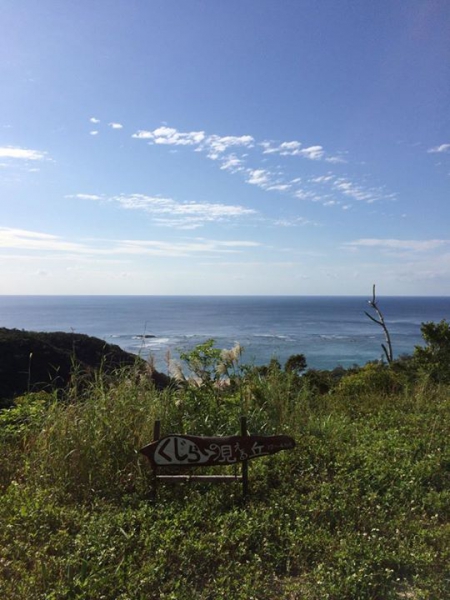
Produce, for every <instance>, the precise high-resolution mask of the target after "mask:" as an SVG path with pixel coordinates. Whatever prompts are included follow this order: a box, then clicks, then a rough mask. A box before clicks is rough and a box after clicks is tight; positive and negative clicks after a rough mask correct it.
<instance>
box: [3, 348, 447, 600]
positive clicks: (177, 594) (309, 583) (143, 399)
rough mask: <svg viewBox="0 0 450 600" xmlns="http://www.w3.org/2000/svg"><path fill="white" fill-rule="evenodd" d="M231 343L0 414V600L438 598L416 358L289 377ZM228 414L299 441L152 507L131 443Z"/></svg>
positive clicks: (436, 467)
mask: <svg viewBox="0 0 450 600" xmlns="http://www.w3.org/2000/svg"><path fill="white" fill-rule="evenodd" d="M239 354H240V352H239V349H233V350H230V351H227V352H225V353H224V352H220V350H217V349H215V348H214V345H213V343H212V342H210V343H209V342H208V343H206V344H204V345H203V346H202V347H200V348H198V349H196V351H194V352H193V353H191V354H190V355H186V356H185V357H184V359H185V365H184V367H183V369H181V368H180V367H178V366H176V365H173V366H172V372H173V374H174V376H175V378H176V379H177V384H176V385H173V386H172V387H171V388H169V389H167V390H165V391H156V390H155V388H154V387H153V385H152V383H151V382H150V380H149V378H148V376H147V374H146V373H145V372H143V371H142V368H138V367H136V368H134V369H133V368H131V369H127V370H123V371H120V372H117V374H116V376H115V377H114V378H111V376H108V377H107V378H106V377H103V376H102V375H101V374H98V376H97V377H96V380H95V381H94V382H89V384H87V385H83V386H80V385H77V380H76V378H73V380H72V383H71V387H70V388H69V389H68V390H67V391H66V393H65V395H64V397H63V398H62V399H61V397H60V395H59V397H58V398H57V397H56V394H49V393H43V392H41V393H38V394H32V393H30V394H27V395H25V396H23V397H21V398H19V399H17V400H16V404H15V406H14V407H13V408H11V409H8V410H4V411H2V412H0V441H1V454H0V493H1V502H0V521H1V523H2V526H1V528H0V598H2V599H3V600H24V599H30V600H39V599H42V600H44V599H45V600H62V599H67V600H69V599H70V600H75V599H89V600H97V599H98V600H144V599H145V600H159V599H161V600H163V599H165V600H169V599H171V600H193V599H199V600H216V599H227V600H250V599H255V600H256V599H258V600H281V599H286V600H288V599H290V600H294V599H298V600H303V599H304V600H313V599H314V600H319V599H320V600H323V599H349V600H350V599H352V600H355V599H361V600H363V599H380V600H381V599H383V600H388V599H391V598H392V599H402V598H404V599H407V598H408V599H415V600H416V599H427V600H430V599H436V600H441V599H446V598H450V570H449V566H450V519H449V515H450V485H449V484H450V451H449V445H448V439H449V432H450V384H449V383H448V382H447V381H446V380H445V378H443V380H442V381H441V380H439V378H436V376H435V374H436V369H435V371H434V372H433V371H432V369H431V367H430V364H431V363H430V361H428V363H427V361H426V360H424V358H423V357H422V358H421V357H420V356H419V357H418V359H419V362H416V363H414V362H408V361H398V364H397V363H396V364H393V365H391V366H389V367H388V366H386V365H381V364H369V365H367V366H366V367H364V368H355V369H351V370H349V371H343V370H342V369H336V370H335V371H333V372H317V371H306V372H304V373H301V371H302V369H303V365H301V361H300V363H298V365H300V366H299V369H298V370H296V368H295V365H296V363H295V361H293V362H291V365H290V366H289V368H288V369H284V368H282V367H281V366H280V365H279V364H277V362H276V361H273V362H272V363H271V365H269V366H268V367H266V368H259V369H257V368H252V367H245V366H241V360H240V357H239ZM425 359H426V357H425ZM420 360H421V361H422V362H420ZM427 365H428V367H427ZM433 365H434V368H435V367H436V361H434V363H433ZM427 369H428V370H427ZM433 373H434V374H433ZM188 374H190V375H191V377H190V378H189V377H188ZM241 415H246V417H247V421H248V428H249V431H250V432H251V433H254V434H273V433H277V434H288V435H291V436H293V437H294V438H295V440H296V448H295V449H294V450H291V451H286V452H281V453H279V454H277V455H274V456H271V457H265V458H261V459H257V460H254V461H252V462H250V463H249V477H250V496H249V497H248V498H247V499H246V500H245V501H244V500H243V499H242V497H241V488H240V486H239V484H228V485H224V484H219V485H215V486H212V485H207V484H193V483H191V484H181V485H178V486H176V487H175V486H169V485H166V486H164V487H163V486H161V487H160V489H159V492H158V499H157V501H156V502H154V501H152V499H151V476H150V474H151V471H150V468H149V464H148V462H147V461H146V459H145V458H144V457H142V456H141V455H140V454H139V452H138V450H139V448H141V447H142V446H144V445H145V444H147V443H148V442H150V441H151V440H152V430H153V422H154V420H155V418H160V419H161V422H162V433H163V434H166V433H170V432H171V433H173V432H176V433H191V434H197V435H211V434H214V435H231V434H239V427H240V424H239V417H240V416H241ZM225 471H226V468H225ZM217 472H218V471H217V469H216V470H215V471H214V473H217Z"/></svg>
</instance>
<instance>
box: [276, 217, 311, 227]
mask: <svg viewBox="0 0 450 600" xmlns="http://www.w3.org/2000/svg"><path fill="white" fill-rule="evenodd" d="M274 225H278V226H279V227H295V226H296V225H317V223H315V222H314V221H310V220H309V219H305V218H304V217H294V218H292V219H278V220H277V221H274Z"/></svg>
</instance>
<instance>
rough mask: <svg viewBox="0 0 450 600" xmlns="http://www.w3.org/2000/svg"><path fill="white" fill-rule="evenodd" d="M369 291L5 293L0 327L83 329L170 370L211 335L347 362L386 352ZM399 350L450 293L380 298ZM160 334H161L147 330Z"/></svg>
mask: <svg viewBox="0 0 450 600" xmlns="http://www.w3.org/2000/svg"><path fill="white" fill-rule="evenodd" d="M369 299H370V298H369V297H356V296H351V297H343V296H336V297H328V296H327V297H324V296H301V297H300V296H298V297H297V296H295V297H293V296H289V297H279V296H262V297H261V296H0V326H1V327H8V328H18V329H30V330H34V331H69V332H70V331H75V332H77V333H86V334H88V335H94V336H97V337H100V338H102V339H104V340H106V341H107V342H110V343H116V344H118V345H119V346H121V347H122V348H124V349H125V350H128V351H131V352H134V353H136V354H141V355H142V356H143V357H147V356H149V355H153V356H154V358H155V360H156V366H157V368H159V369H160V370H162V371H164V370H165V369H166V363H165V355H166V353H167V351H170V352H171V354H172V356H175V357H176V356H177V354H178V353H179V351H185V350H188V349H189V348H192V347H194V346H195V345H197V344H200V343H202V342H204V341H205V340H207V339H209V338H213V339H215V340H216V344H217V346H218V347H220V348H227V347H230V346H232V345H233V344H234V343H235V342H236V341H238V342H239V343H240V344H241V345H242V346H243V347H244V350H245V351H244V355H243V361H244V362H247V363H254V364H265V363H267V362H268V361H269V360H270V359H271V358H272V357H277V358H278V359H279V360H280V361H281V362H282V363H283V362H284V361H285V360H286V359H287V358H288V357H289V356H290V355H292V354H296V353H300V352H301V353H303V354H305V356H306V359H307V363H308V366H310V367H314V368H326V369H329V368H333V367H335V366H337V365H342V366H344V367H347V366H350V365H352V364H364V363H365V362H367V361H369V360H374V359H377V358H380V357H381V355H382V350H381V343H383V342H384V337H383V332H382V330H381V328H380V327H378V326H377V325H376V324H374V323H372V322H371V321H370V320H369V319H368V318H367V316H365V314H364V311H365V310H367V311H369V312H370V310H371V309H370V306H369V305H368V300H369ZM378 302H379V306H380V308H381V309H382V311H383V314H384V317H385V320H386V323H387V325H388V327H389V330H390V332H391V337H392V342H393V348H394V353H395V355H396V356H398V355H399V354H404V353H411V352H412V351H413V349H414V346H415V345H416V344H420V343H421V342H422V338H421V335H420V325H421V323H422V322H427V321H440V320H441V319H450V297H440V298H437V297H430V298H427V297H380V298H379V299H378ZM143 336H154V337H143Z"/></svg>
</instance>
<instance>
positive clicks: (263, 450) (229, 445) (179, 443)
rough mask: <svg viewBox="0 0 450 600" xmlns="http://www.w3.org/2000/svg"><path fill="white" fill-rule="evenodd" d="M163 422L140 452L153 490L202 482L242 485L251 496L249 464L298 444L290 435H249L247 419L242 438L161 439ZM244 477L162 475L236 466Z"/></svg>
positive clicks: (155, 428) (243, 424) (158, 423)
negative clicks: (149, 468)
mask: <svg viewBox="0 0 450 600" xmlns="http://www.w3.org/2000/svg"><path fill="white" fill-rule="evenodd" d="M160 427H161V426H160V422H159V421H155V426H154V430H153V442H152V443H150V444H148V445H147V446H144V448H142V449H141V450H140V452H141V453H142V454H144V456H146V457H147V458H148V459H149V460H150V462H151V465H152V469H153V483H154V489H155V490H156V486H157V483H158V481H167V482H175V483H177V482H180V481H203V482H207V483H219V482H231V481H239V482H242V493H243V495H244V496H246V495H247V494H248V461H249V460H251V459H252V458H258V457H260V456H268V455H270V454H275V453H276V452H280V451H281V450H290V449H291V448H294V446H295V441H294V440H293V439H292V438H291V437H288V436H287V435H273V436H262V435H248V432H247V419H246V418H245V417H241V435H239V436H237V435H236V436H230V437H200V436H194V435H178V434H172V435H167V436H164V437H160V435H161V431H160ZM238 463H242V471H241V475H192V474H185V475H160V474H158V469H160V468H172V467H176V468H178V469H180V468H192V467H211V466H225V465H237V464H238Z"/></svg>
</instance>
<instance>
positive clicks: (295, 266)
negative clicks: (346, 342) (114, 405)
mask: <svg viewBox="0 0 450 600" xmlns="http://www.w3.org/2000/svg"><path fill="white" fill-rule="evenodd" d="M449 31H450V3H449V2H448V1H447V0H411V1H406V2H400V1H399V2H392V0H377V2H368V1H367V2H366V1H362V2H353V1H345V0H340V1H339V2H337V1H336V0H317V1H313V0H309V1H308V0H305V1H303V0H270V1H269V0H226V1H225V0H215V1H213V0H157V1H155V0H114V2H111V1H110V0H108V1H106V0H96V2H94V3H93V2H87V1H86V0H78V1H77V2H60V1H59V0H40V1H39V2H35V1H34V0H3V2H2V19H1V22H0V50H1V51H0V56H1V57H2V58H1V61H0V87H1V90H2V93H1V94H0V136H1V138H0V193H1V196H0V197H1V204H0V273H1V278H0V293H1V294H276V295H278V294H295V295H297V294H299V295H301V294H331V295H335V294H339V295H346V294H362V295H368V296H370V294H371V290H372V284H374V283H376V284H377V290H378V293H379V294H380V295H390V294H398V295H448V293H449V290H450V232H449V223H450V202H449V200H450V196H449V184H450V35H449V34H448V32H449Z"/></svg>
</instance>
